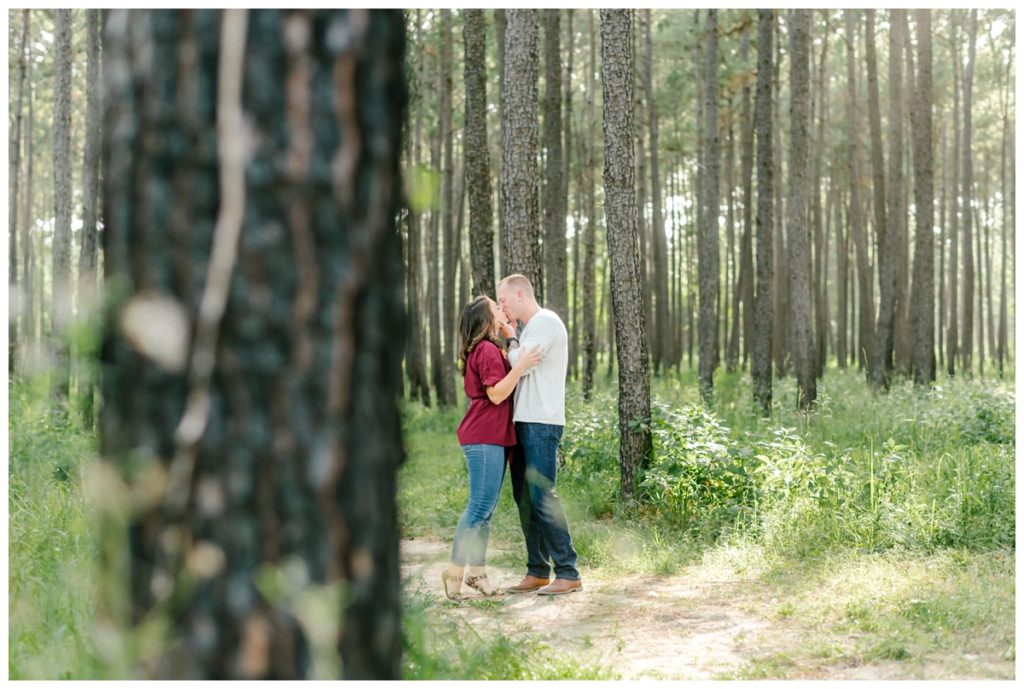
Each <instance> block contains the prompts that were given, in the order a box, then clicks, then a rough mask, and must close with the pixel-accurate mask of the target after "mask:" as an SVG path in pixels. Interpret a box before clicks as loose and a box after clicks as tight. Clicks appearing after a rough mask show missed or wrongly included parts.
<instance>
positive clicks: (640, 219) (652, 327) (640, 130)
mask: <svg viewBox="0 0 1024 689" xmlns="http://www.w3.org/2000/svg"><path fill="white" fill-rule="evenodd" d="M633 17H637V18H636V20H635V21H633V20H632V19H631V22H632V29H631V33H630V40H631V52H632V55H634V56H642V55H643V53H644V48H643V43H641V42H640V41H639V38H638V34H639V33H640V32H641V31H642V30H643V29H642V27H643V23H644V17H643V14H642V13H640V10H633ZM642 61H643V60H642V58H641V57H634V59H633V125H634V126H633V141H634V144H633V145H634V149H635V151H636V156H635V161H636V199H637V217H636V221H637V238H638V239H639V242H640V297H641V299H642V300H643V303H644V323H646V324H647V328H648V332H649V333H651V334H652V335H653V337H652V338H651V339H652V341H651V342H650V343H649V344H650V345H651V349H655V348H656V347H657V342H658V338H657V336H656V333H657V328H658V324H657V323H655V321H654V309H653V306H654V297H653V295H652V294H651V277H652V275H651V274H652V273H653V271H649V270H648V267H649V266H650V263H651V253H652V252H651V247H650V244H651V243H652V242H651V240H650V239H649V237H651V232H648V229H647V199H648V195H647V152H646V148H647V145H646V143H645V140H644V128H645V126H646V121H647V118H646V117H645V116H644V115H645V109H647V106H648V103H646V102H645V94H644V86H643V81H644V79H643V75H642V74H641V72H640V70H639V68H638V67H639V65H640V63H641V62H642ZM648 353H649V354H650V353H652V352H651V351H650V350H648ZM652 359H653V362H652V363H654V364H655V372H657V370H658V369H657V359H656V356H655V357H652Z"/></svg>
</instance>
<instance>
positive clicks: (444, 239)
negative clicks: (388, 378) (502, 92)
mask: <svg viewBox="0 0 1024 689" xmlns="http://www.w3.org/2000/svg"><path fill="white" fill-rule="evenodd" d="M452 70H453V67H452V11H451V10H450V9H442V10H441V73H440V81H441V88H440V93H441V105H440V113H439V117H438V120H439V122H438V128H439V130H440V131H439V133H440V136H441V145H442V147H443V156H444V157H443V159H442V162H441V166H442V167H441V231H440V232H441V236H440V239H441V252H442V254H441V262H440V263H439V264H435V265H439V266H441V281H442V282H441V362H442V365H441V379H440V380H441V398H440V403H441V404H443V405H446V406H453V405H454V404H455V376H454V373H455V372H454V370H453V366H452V362H454V361H455V358H456V357H455V350H456V348H457V346H458V345H457V344H456V339H457V337H458V333H457V332H456V330H457V327H456V323H455V276H456V262H457V260H458V257H457V256H456V252H455V212H456V206H455V204H456V199H455V153H454V137H455V132H454V129H455V126H454V123H453V121H452V120H453V117H452V115H453V112H452Z"/></svg>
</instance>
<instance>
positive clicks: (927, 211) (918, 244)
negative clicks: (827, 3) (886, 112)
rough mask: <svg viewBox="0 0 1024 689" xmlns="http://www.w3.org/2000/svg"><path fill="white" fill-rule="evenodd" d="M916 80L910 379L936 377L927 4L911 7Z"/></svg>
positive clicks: (923, 381) (923, 380) (921, 382)
mask: <svg viewBox="0 0 1024 689" xmlns="http://www.w3.org/2000/svg"><path fill="white" fill-rule="evenodd" d="M915 19H916V20H917V50H918V60H917V84H916V88H915V89H914V104H915V105H914V107H913V108H911V113H912V115H913V116H914V118H913V128H914V205H915V208H916V209H915V212H914V216H915V218H916V220H917V223H916V225H917V227H916V230H917V236H916V237H915V242H914V290H913V295H914V327H913V330H914V382H916V383H917V384H918V385H928V384H930V383H931V382H933V381H934V380H935V286H934V273H935V251H934V239H933V236H934V235H933V228H934V226H935V222H934V218H935V210H934V189H933V178H932V174H933V169H932V165H933V164H932V22H931V12H930V11H929V10H920V9H919V10H915Z"/></svg>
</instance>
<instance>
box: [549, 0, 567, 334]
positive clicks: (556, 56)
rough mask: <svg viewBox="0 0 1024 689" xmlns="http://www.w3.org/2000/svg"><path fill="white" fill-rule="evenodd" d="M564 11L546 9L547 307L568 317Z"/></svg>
mask: <svg viewBox="0 0 1024 689" xmlns="http://www.w3.org/2000/svg"><path fill="white" fill-rule="evenodd" d="M560 44H561V10H557V9H547V10H544V149H545V151H546V156H545V166H546V170H545V184H544V229H545V232H544V264H545V267H544V275H545V279H546V280H547V285H546V287H545V289H544V294H545V295H547V303H546V306H547V308H549V309H551V310H552V311H554V312H555V313H557V314H558V315H559V316H560V317H561V318H565V319H567V318H568V314H569V309H568V297H567V296H566V290H567V286H566V266H565V184H566V177H565V176H564V173H565V169H564V164H563V162H562V156H563V151H562V143H563V142H562V55H561V45H560Z"/></svg>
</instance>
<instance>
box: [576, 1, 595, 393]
mask: <svg viewBox="0 0 1024 689" xmlns="http://www.w3.org/2000/svg"><path fill="white" fill-rule="evenodd" d="M587 28H588V32H589V34H590V62H589V64H588V65H587V91H586V93H587V103H586V117H587V125H586V126H585V127H581V128H580V131H581V132H585V131H589V132H593V131H594V130H595V128H596V126H597V117H596V115H595V112H596V110H595V106H594V94H595V93H596V89H597V76H596V74H597V31H596V28H595V26H594V11H593V10H588V11H587ZM580 142H581V144H580V145H581V146H586V157H585V159H584V160H583V161H581V163H582V165H583V171H584V172H583V174H584V177H585V179H586V188H587V199H586V204H587V209H586V217H587V226H586V231H585V233H584V235H583V383H582V389H583V399H584V400H589V399H590V391H591V389H592V388H593V385H594V369H595V368H596V367H597V310H596V302H597V289H596V272H597V258H596V246H597V244H596V237H597V229H596V227H595V223H596V222H597V208H596V204H595V199H594V196H595V194H594V187H595V183H594V151H595V149H596V148H597V142H595V141H594V137H593V135H591V136H590V137H581V139H580Z"/></svg>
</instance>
